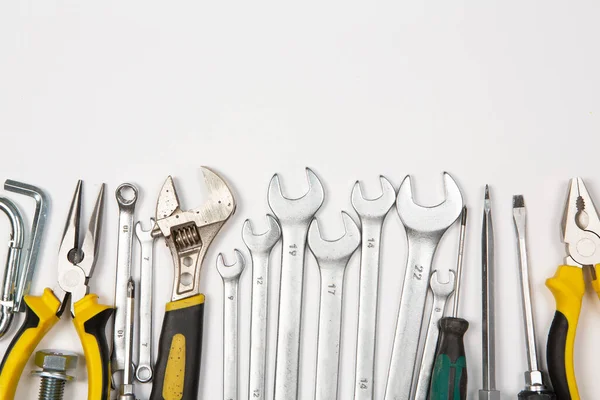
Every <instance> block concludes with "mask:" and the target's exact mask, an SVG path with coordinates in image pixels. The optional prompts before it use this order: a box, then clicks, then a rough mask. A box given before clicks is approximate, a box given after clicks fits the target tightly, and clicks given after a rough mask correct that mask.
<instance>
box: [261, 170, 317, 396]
mask: <svg viewBox="0 0 600 400" xmlns="http://www.w3.org/2000/svg"><path fill="white" fill-rule="evenodd" d="M306 176H307V178H308V184H309V190H308V192H307V193H306V194H305V195H304V196H302V197H300V198H297V199H290V198H287V197H285V196H284V195H283V193H282V191H281V186H280V183H279V176H278V175H277V174H275V175H274V176H273V178H272V179H271V182H270V184H269V190H268V194H267V198H268V202H269V207H271V210H272V211H273V213H274V214H275V216H276V217H277V219H278V220H279V223H280V224H281V231H282V237H283V243H282V251H281V253H282V256H281V281H280V286H279V318H278V328H277V329H278V330H277V350H276V358H275V390H274V394H273V400H296V399H297V398H298V371H299V367H300V328H301V316H302V287H303V283H304V260H305V253H306V235H307V233H308V226H309V224H310V222H311V221H312V219H313V217H314V215H315V213H316V212H317V210H318V209H319V208H320V207H321V205H322V204H323V200H324V199H325V193H324V190H323V185H321V181H319V178H317V176H316V175H315V174H314V172H312V171H311V170H310V169H308V168H307V169H306Z"/></svg>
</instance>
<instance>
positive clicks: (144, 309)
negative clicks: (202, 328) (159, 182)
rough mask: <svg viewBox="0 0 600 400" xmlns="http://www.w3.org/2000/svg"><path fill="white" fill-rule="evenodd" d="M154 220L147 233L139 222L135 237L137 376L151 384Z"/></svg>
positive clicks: (152, 370) (152, 219)
mask: <svg viewBox="0 0 600 400" xmlns="http://www.w3.org/2000/svg"><path fill="white" fill-rule="evenodd" d="M153 227H154V218H150V229H149V230H147V231H145V230H144V228H142V224H141V223H140V222H139V221H138V222H137V223H136V224H135V236H136V237H137V239H138V241H139V242H140V252H141V255H140V290H139V293H140V295H139V296H138V298H139V304H140V308H139V310H140V318H139V327H140V329H139V332H140V335H139V346H138V365H137V369H136V370H135V376H136V378H137V380H138V381H140V382H142V383H146V382H150V381H151V380H152V376H153V375H154V361H153V360H152V305H153V301H152V300H153V297H154V265H153V260H154V241H155V238H154V236H152V228H153Z"/></svg>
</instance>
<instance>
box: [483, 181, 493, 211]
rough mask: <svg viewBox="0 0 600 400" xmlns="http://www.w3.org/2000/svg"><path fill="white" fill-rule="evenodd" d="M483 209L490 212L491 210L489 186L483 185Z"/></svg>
mask: <svg viewBox="0 0 600 400" xmlns="http://www.w3.org/2000/svg"><path fill="white" fill-rule="evenodd" d="M483 207H484V210H485V211H490V210H491V208H492V204H491V201H490V186H489V185H485V196H484V201H483Z"/></svg>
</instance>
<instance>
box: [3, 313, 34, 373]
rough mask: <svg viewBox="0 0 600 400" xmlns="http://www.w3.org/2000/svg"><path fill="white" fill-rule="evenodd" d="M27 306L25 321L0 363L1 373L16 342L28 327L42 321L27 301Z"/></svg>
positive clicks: (32, 326)
mask: <svg viewBox="0 0 600 400" xmlns="http://www.w3.org/2000/svg"><path fill="white" fill-rule="evenodd" d="M25 306H26V308H25V321H23V325H21V327H20V328H19V330H18V331H17V333H16V334H15V336H14V337H13V338H12V340H11V341H10V344H9V345H8V348H7V349H6V352H5V353H4V357H2V364H0V374H1V373H2V370H4V363H5V362H6V359H7V358H8V355H9V354H10V352H11V351H12V349H13V347H15V344H16V343H17V342H18V341H19V339H20V338H21V336H22V335H23V334H24V333H25V331H26V330H27V329H30V328H35V327H37V326H38V324H39V323H40V317H38V315H37V314H36V313H35V312H34V311H33V310H32V309H31V307H29V304H27V302H25Z"/></svg>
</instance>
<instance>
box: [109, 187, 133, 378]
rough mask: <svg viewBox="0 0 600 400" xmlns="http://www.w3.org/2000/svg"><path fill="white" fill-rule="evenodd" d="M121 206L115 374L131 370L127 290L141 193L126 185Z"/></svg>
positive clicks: (119, 201)
mask: <svg viewBox="0 0 600 400" xmlns="http://www.w3.org/2000/svg"><path fill="white" fill-rule="evenodd" d="M115 197H116V198H117V204H118V205H119V235H118V244H117V280H116V284H115V322H114V328H113V329H114V331H113V352H112V361H111V370H112V373H113V386H114V385H115V381H114V374H115V373H116V372H118V371H126V370H127V369H129V368H132V366H131V365H127V362H126V359H127V355H126V353H127V337H126V334H125V333H126V331H127V312H126V310H127V292H128V290H127V286H128V282H129V278H131V256H132V248H133V213H134V211H135V203H136V202H137V198H138V190H137V188H136V187H135V186H133V185H132V184H130V183H123V184H122V185H120V186H119V187H117V190H116V191H115Z"/></svg>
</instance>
